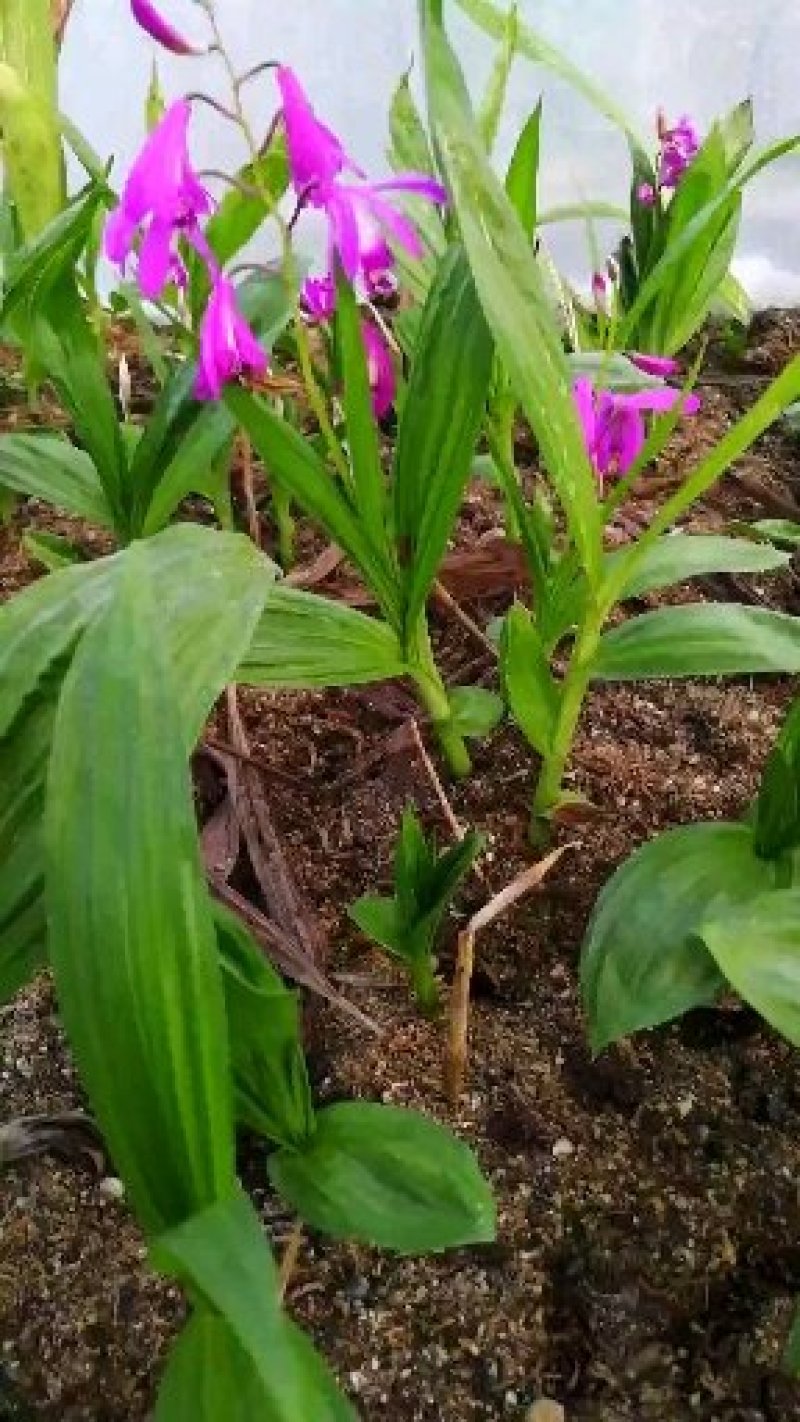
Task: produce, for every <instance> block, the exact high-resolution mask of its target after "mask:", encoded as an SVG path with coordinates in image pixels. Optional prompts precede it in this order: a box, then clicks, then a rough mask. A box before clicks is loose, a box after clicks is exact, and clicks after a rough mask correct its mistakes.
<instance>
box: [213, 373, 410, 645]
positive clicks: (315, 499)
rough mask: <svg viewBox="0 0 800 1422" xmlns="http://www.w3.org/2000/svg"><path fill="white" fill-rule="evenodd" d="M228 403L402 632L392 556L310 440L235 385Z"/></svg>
mask: <svg viewBox="0 0 800 1422" xmlns="http://www.w3.org/2000/svg"><path fill="white" fill-rule="evenodd" d="M225 401H226V404H227V406H228V408H229V409H230V410H231V412H232V413H233V414H234V415H235V416H236V418H237V420H238V421H239V423H240V424H241V426H242V428H243V429H244V431H245V433H246V434H247V435H248V437H249V439H250V440H251V441H252V443H253V446H254V448H255V449H256V450H257V452H258V454H259V455H260V457H261V458H262V459H263V461H264V464H265V466H266V468H267V471H272V472H274V474H275V476H276V478H277V479H278V480H279V481H280V483H281V484H282V486H283V488H284V489H285V490H286V492H287V493H288V494H290V495H291V497H292V498H293V499H294V500H295V502H296V503H298V504H299V505H300V507H301V508H303V509H304V510H305V511H306V513H307V514H309V515H310V516H311V518H313V519H316V520H317V522H319V523H320V524H321V525H322V527H323V528H324V529H325V530H326V532H327V533H328V534H329V535H330V537H331V538H332V539H333V540H334V541H335V542H336V543H338V544H339V546H340V548H343V549H344V550H345V552H346V553H348V554H349V556H350V557H351V558H352V560H353V562H354V563H355V564H356V566H357V567H358V568H360V570H361V572H362V573H363V575H364V577H365V578H366V580H367V582H368V584H369V586H370V588H371V589H372V591H373V592H374V594H375V596H376V598H377V600H378V602H379V604H380V607H381V610H382V611H383V613H384V615H385V616H386V618H387V620H388V621H390V622H391V623H392V626H394V627H397V628H399V626H400V623H401V620H402V614H401V605H400V589H399V584H398V578H397V573H396V571H395V568H394V566H393V564H392V561H391V558H390V555H389V551H388V549H387V547H386V546H385V545H383V544H376V543H375V542H374V541H373V540H372V539H371V538H370V537H369V535H368V533H367V531H366V530H365V529H364V528H363V526H362V524H361V521H360V519H359V517H358V514H357V513H356V511H355V510H354V509H353V507H352V506H351V504H350V503H349V502H348V499H347V498H346V496H345V493H344V492H343V490H342V488H341V486H340V485H339V484H338V482H337V481H336V480H335V479H334V477H333V476H332V475H331V474H330V473H329V471H328V469H327V467H326V465H325V464H324V463H323V461H322V460H321V459H320V458H319V456H318V455H317V454H316V453H315V451H314V450H313V449H312V447H311V445H310V444H309V442H308V440H306V439H304V438H303V436H302V435H301V434H299V433H298V432H297V431H296V430H294V429H293V428H292V427H291V425H289V424H288V423H287V422H286V421H285V420H282V419H280V418H279V416H278V415H276V414H275V413H274V412H273V411H272V410H271V409H270V408H269V406H268V405H267V403H266V401H264V400H263V399H261V398H260V397H258V396H255V395H252V394H250V392H249V391H246V390H243V389H242V388H241V387H238V386H229V387H228V390H227V391H226V393H225Z"/></svg>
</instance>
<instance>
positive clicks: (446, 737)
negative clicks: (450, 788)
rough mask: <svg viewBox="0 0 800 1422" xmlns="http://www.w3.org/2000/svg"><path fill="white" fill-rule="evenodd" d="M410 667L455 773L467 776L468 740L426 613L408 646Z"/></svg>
mask: <svg viewBox="0 0 800 1422" xmlns="http://www.w3.org/2000/svg"><path fill="white" fill-rule="evenodd" d="M406 660H407V663H408V667H409V671H410V673H411V676H412V677H413V679H414V682H415V684H416V687H417V691H418V693H419V699H420V701H421V702H422V705H423V706H424V708H425V710H426V711H427V713H428V715H429V716H430V719H431V724H432V726H433V729H434V731H435V733H436V739H437V740H438V742H439V745H440V747H441V751H442V754H443V756H444V758H445V760H446V762H447V765H448V767H449V769H450V771H451V773H452V774H453V775H455V776H457V777H458V778H459V779H464V777H465V776H467V775H469V773H470V771H471V770H472V761H471V760H470V758H469V751H468V750H467V746H466V742H465V741H464V737H463V736H462V735H461V732H460V731H458V730H457V729H456V726H455V724H454V721H453V710H452V707H451V705H450V699H449V697H448V695H447V687H446V686H445V684H444V682H443V681H442V677H441V673H440V671H439V668H438V667H437V665H436V662H435V660H434V656H433V649H432V647H431V640H430V636H429V633H428V624H427V622H426V620H425V616H424V614H423V616H422V617H421V618H420V620H419V623H418V625H417V628H416V630H415V632H414V633H413V635H412V636H411V637H410V638H409V645H408V646H407V647H406Z"/></svg>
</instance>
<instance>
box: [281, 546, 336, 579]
mask: <svg viewBox="0 0 800 1422" xmlns="http://www.w3.org/2000/svg"><path fill="white" fill-rule="evenodd" d="M343 562H344V553H343V551H342V549H341V548H338V547H337V546H336V544H335V543H329V544H328V547H327V548H323V550H322V552H321V553H320V554H319V555H318V556H317V557H316V558H315V559H314V561H313V563H307V564H306V565H305V567H303V568H295V569H294V571H293V572H291V573H287V575H286V577H285V578H284V582H285V583H287V584H288V585H289V587H293V588H314V587H318V585H319V584H320V583H324V582H325V580H326V579H327V578H329V577H330V576H331V573H335V572H336V569H337V568H338V567H340V565H341V564H342V563H343Z"/></svg>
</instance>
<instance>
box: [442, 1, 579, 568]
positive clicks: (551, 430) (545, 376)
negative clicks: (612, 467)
mask: <svg viewBox="0 0 800 1422" xmlns="http://www.w3.org/2000/svg"><path fill="white" fill-rule="evenodd" d="M421 4H422V11H423V15H424V17H425V25H424V30H425V52H426V64H427V79H428V97H429V104H430V107H431V113H432V116H433V125H434V132H435V136H436V141H437V144H438V148H439V154H440V161H441V164H442V166H443V168H444V172H445V175H446V177H447V180H448V185H449V188H450V191H451V195H452V200H453V204H454V208H455V212H456V215H457V217H458V220H459V223H460V226H461V234H462V239H463V242H464V247H465V249H466V252H467V256H468V259H469V262H470V266H471V268H472V272H473V276H474V278H475V285H476V287H477V290H478V295H479V297H480V300H481V303H482V305H483V309H484V313H485V315H486V319H487V321H488V323H489V325H490V327H491V329H492V333H493V335H494V338H495V341H496V343H497V351H498V355H499V357H500V359H501V361H502V364H503V365H504V367H505V370H506V372H507V374H508V377H509V379H510V381H511V385H512V387H513V390H514V394H515V395H516V397H517V399H518V401H519V403H520V405H521V406H522V409H523V410H524V412H525V414H526V416H527V418H528V421H529V422H530V425H531V428H532V430H533V432H534V434H535V436H536V439H537V441H538V443H539V447H540V450H541V454H542V459H543V462H544V465H545V467H546V469H547V472H548V474H549V476H550V478H551V480H552V482H553V484H554V485H555V487H556V490H557V492H558V495H559V498H560V500H561V502H562V504H563V506H564V509H565V512H566V515H567V520H568V523H569V527H570V532H571V534H572V538H573V540H574V542H575V543H576V545H577V547H578V548H579V549H580V552H581V557H582V560H583V563H584V565H585V567H586V569H587V572H588V574H589V577H590V579H593V578H594V577H596V575H597V573H598V569H599V559H600V516H599V509H598V500H597V486H596V480H595V476H594V473H593V471H592V468H591V466H590V463H589V459H588V455H587V453H586V448H585V445H584V440H583V435H582V433H581V428H580V423H579V419H578V414H577V411H576V408H575V404H574V401H573V398H572V391H571V388H570V378H569V370H568V367H567V362H566V358H565V355H564V351H563V348H562V344H561V339H560V335H559V331H558V327H557V325H556V323H555V321H554V319H553V316H552V313H551V311H550V308H549V303H548V298H547V292H546V288H545V285H544V281H543V278H542V276H541V273H540V271H539V268H538V265H537V262H536V258H535V257H534V254H533V252H532V250H531V246H530V243H529V241H528V238H527V236H526V234H525V231H524V229H523V227H522V225H521V223H520V221H519V218H518V217H517V214H516V212H515V211H514V208H513V206H512V204H511V202H510V200H509V198H508V197H507V195H506V193H505V191H504V189H503V186H502V184H501V183H500V182H499V181H498V179H497V178H496V177H495V175H494V173H493V172H492V169H491V166H490V164H489V161H488V159H487V157H486V153H485V152H484V150H483V147H482V145H481V141H480V136H479V134H478V132H477V128H476V126H475V121H474V118H473V117H472V114H471V111H470V106H469V97H468V94H467V91H466V87H465V84H464V79H463V76H462V74H461V71H460V69H459V66H458V62H457V60H456V58H455V56H454V54H453V52H452V50H451V49H450V46H449V45H448V43H447V40H446V38H445V35H444V32H443V30H442V26H441V19H440V18H439V19H438V20H437V18H436V14H435V11H436V8H437V7H436V6H435V5H434V4H433V0H421Z"/></svg>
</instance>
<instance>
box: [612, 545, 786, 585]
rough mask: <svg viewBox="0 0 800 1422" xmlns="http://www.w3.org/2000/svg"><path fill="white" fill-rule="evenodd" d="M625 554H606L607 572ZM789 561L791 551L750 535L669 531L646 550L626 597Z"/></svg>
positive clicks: (772, 568)
mask: <svg viewBox="0 0 800 1422" xmlns="http://www.w3.org/2000/svg"><path fill="white" fill-rule="evenodd" d="M625 556H626V551H625V550H622V551H621V552H620V551H617V552H614V553H609V554H607V556H606V571H607V572H612V571H613V570H614V568H615V567H617V566H619V564H620V562H621V560H622V558H624V557H625ZM790 561H791V560H790V556H789V554H787V553H780V552H778V550H777V549H775V548H773V547H772V546H771V545H770V544H768V543H755V542H753V540H752V539H748V538H726V537H724V536H723V535H721V534H705V533H668V534H665V535H664V537H663V538H660V539H659V540H658V542H657V543H654V544H653V545H652V546H651V547H650V548H649V549H648V550H647V552H646V553H645V555H644V557H643V559H642V561H641V562H640V563H639V564H638V565H637V567H636V571H635V572H634V573H633V574H632V576H631V579H630V582H628V583H627V584H626V587H625V592H624V597H626V598H629V597H641V596H642V595H643V594H644V593H649V592H655V591H657V590H658V589H659V588H668V587H671V586H672V585H673V584H674V583H683V582H686V581H687V580H688V579H689V578H702V577H707V576H709V575H710V574H712V573H771V572H774V571H776V569H778V568H785V567H786V566H787V564H788V563H789V562H790Z"/></svg>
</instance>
